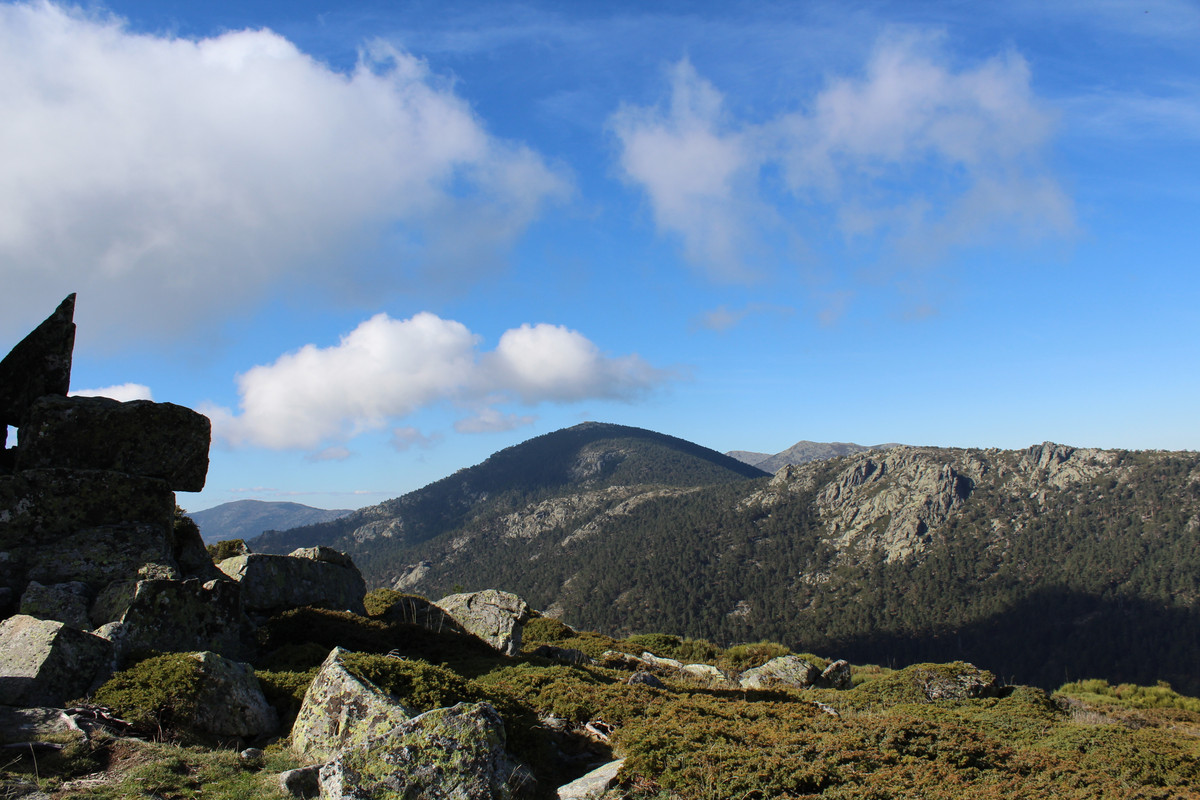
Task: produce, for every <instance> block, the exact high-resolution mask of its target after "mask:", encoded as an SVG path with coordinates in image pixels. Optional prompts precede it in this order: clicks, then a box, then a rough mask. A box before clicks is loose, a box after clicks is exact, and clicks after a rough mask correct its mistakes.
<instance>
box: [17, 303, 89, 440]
mask: <svg viewBox="0 0 1200 800" xmlns="http://www.w3.org/2000/svg"><path fill="white" fill-rule="evenodd" d="M74 316H75V295H74V294H70V295H67V298H66V299H65V300H63V301H62V303H60V304H59V306H58V308H56V309H55V310H54V313H53V314H51V315H50V316H49V317H47V318H46V319H45V321H43V322H42V324H40V325H38V326H37V327H36V328H34V329H33V331H32V332H31V333H30V334H29V335H28V336H26V337H25V338H24V339H22V340H21V341H20V342H19V343H18V344H17V346H16V347H14V348H13V349H12V350H11V351H10V352H9V354H8V355H7V356H5V357H4V360H3V361H0V425H12V426H13V427H20V426H21V424H22V423H23V422H24V417H25V413H26V412H27V411H28V410H29V407H30V406H31V405H32V404H33V402H34V401H35V400H37V399H38V398H39V397H42V396H43V395H48V394H53V395H62V396H66V394H67V392H68V391H69V390H70V388H71V357H72V355H73V352H74V350H75V323H74V322H73V321H72V320H73V318H74Z"/></svg>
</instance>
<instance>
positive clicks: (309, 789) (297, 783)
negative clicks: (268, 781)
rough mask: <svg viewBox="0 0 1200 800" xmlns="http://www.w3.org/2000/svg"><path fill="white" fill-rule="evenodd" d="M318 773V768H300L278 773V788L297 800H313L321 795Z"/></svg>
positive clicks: (319, 770)
mask: <svg viewBox="0 0 1200 800" xmlns="http://www.w3.org/2000/svg"><path fill="white" fill-rule="evenodd" d="M320 772H321V768H320V767H319V766H311V767H301V768H300V769H289V770H288V771H287V772H281V773H279V788H280V789H282V790H283V791H285V792H287V793H288V794H289V795H291V796H292V797H295V798H297V800H313V798H315V797H318V796H320V794H321V784H320V780H319V778H320Z"/></svg>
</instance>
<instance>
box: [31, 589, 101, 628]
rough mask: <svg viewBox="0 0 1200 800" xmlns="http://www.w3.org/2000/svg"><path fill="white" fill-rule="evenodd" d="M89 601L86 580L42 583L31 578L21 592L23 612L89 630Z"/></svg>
mask: <svg viewBox="0 0 1200 800" xmlns="http://www.w3.org/2000/svg"><path fill="white" fill-rule="evenodd" d="M88 601H89V598H88V587H87V584H86V583H82V582H80V581H71V582H70V583H55V584H51V585H50V586H43V585H42V584H40V583H38V582H37V581H30V582H29V585H28V586H27V587H25V594H23V595H21V613H22V614H25V615H27V616H30V617H37V618H38V619H52V620H57V621H59V622H61V623H63V624H65V625H70V626H71V627H72V628H79V629H80V630H87V629H88V628H91V627H92V626H91V624H89V621H88Z"/></svg>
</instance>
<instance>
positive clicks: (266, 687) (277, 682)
mask: <svg viewBox="0 0 1200 800" xmlns="http://www.w3.org/2000/svg"><path fill="white" fill-rule="evenodd" d="M317 671H318V670H317V668H316V667H313V668H312V669H308V670H303V671H287V670H279V671H275V670H255V672H254V674H255V676H256V677H257V678H258V685H259V686H260V687H262V692H263V696H264V697H266V698H267V702H268V703H270V704H271V705H272V706H273V707H274V708H275V711H276V712H278V714H279V721H280V724H281V726H282V727H283V729H284V730H287V729H289V728H291V723H292V722H294V721H295V719H296V715H297V714H298V713H300V706H301V705H302V704H303V703H304V694H305V693H306V692H307V691H308V686H309V684H311V683H312V682H313V678H315V677H317Z"/></svg>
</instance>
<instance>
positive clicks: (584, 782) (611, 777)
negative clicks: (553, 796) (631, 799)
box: [558, 758, 625, 800]
mask: <svg viewBox="0 0 1200 800" xmlns="http://www.w3.org/2000/svg"><path fill="white" fill-rule="evenodd" d="M624 764H625V759H623V758H622V759H620V760H619V761H610V762H608V763H607V764H604V765H603V766H599V767H596V768H595V769H594V770H592V771H591V772H589V773H588V774H587V775H584V776H583V777H581V778H576V779H575V780H573V781H571V782H570V783H568V784H566V785H565V786H560V787H558V800H600V798H602V797H604V793H605V792H607V791H608V790H609V789H611V788H612V787H613V786H615V785H616V783H617V773H618V772H620V771H621V767H622V766H623V765H624Z"/></svg>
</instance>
